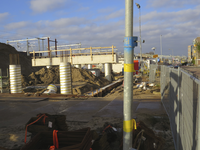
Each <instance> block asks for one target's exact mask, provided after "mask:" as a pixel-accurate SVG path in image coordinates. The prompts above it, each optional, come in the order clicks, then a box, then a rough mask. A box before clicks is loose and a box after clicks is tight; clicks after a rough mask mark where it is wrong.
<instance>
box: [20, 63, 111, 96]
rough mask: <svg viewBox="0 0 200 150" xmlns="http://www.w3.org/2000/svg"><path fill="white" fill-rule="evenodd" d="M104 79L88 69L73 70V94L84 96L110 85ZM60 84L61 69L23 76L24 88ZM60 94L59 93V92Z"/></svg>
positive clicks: (45, 69)
mask: <svg viewBox="0 0 200 150" xmlns="http://www.w3.org/2000/svg"><path fill="white" fill-rule="evenodd" d="M109 83H110V82H109V81H108V80H107V79H105V78H104V77H96V76H95V75H93V74H92V73H91V72H90V71H88V70H86V69H78V68H72V87H73V94H79V95H82V94H84V93H86V92H88V91H91V90H95V89H98V88H100V87H103V86H106V85H108V84H109ZM39 84H40V85H46V86H48V85H49V84H60V75H59V67H58V66H55V67H51V68H42V69H40V70H39V71H36V72H32V73H31V74H30V75H28V76H23V75H22V86H23V87H25V86H31V85H39ZM58 93H59V92H58Z"/></svg>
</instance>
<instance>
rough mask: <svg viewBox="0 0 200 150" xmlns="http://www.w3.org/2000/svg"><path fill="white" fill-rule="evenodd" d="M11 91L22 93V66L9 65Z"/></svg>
mask: <svg viewBox="0 0 200 150" xmlns="http://www.w3.org/2000/svg"><path fill="white" fill-rule="evenodd" d="M9 71H10V90H11V93H22V84H21V83H22V82H21V66H20V65H9Z"/></svg>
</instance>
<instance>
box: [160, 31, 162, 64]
mask: <svg viewBox="0 0 200 150" xmlns="http://www.w3.org/2000/svg"><path fill="white" fill-rule="evenodd" d="M160 54H161V61H162V35H160Z"/></svg>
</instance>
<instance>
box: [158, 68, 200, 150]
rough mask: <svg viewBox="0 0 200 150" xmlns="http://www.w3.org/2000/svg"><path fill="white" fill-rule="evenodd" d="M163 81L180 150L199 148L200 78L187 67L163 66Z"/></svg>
mask: <svg viewBox="0 0 200 150" xmlns="http://www.w3.org/2000/svg"><path fill="white" fill-rule="evenodd" d="M160 84H161V100H162V103H163V106H164V107H165V110H166V112H167V114H168V116H169V119H170V125H171V130H172V134H173V139H174V144H175V147H176V150H199V149H200V136H199V134H200V120H199V115H200V114H199V106H200V103H199V99H200V96H199V93H200V92H199V89H200V88H199V86H200V81H199V80H198V79H197V78H195V77H193V76H192V75H190V74H189V73H187V72H186V71H184V70H183V69H180V68H178V69H173V68H169V67H167V66H161V78H160ZM198 139H199V140H198Z"/></svg>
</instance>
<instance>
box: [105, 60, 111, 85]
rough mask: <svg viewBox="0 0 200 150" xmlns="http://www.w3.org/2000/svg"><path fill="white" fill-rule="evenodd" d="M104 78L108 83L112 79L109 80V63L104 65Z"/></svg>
mask: <svg viewBox="0 0 200 150" xmlns="http://www.w3.org/2000/svg"><path fill="white" fill-rule="evenodd" d="M105 78H106V79H107V80H108V81H112V79H111V64H110V63H105Z"/></svg>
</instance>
